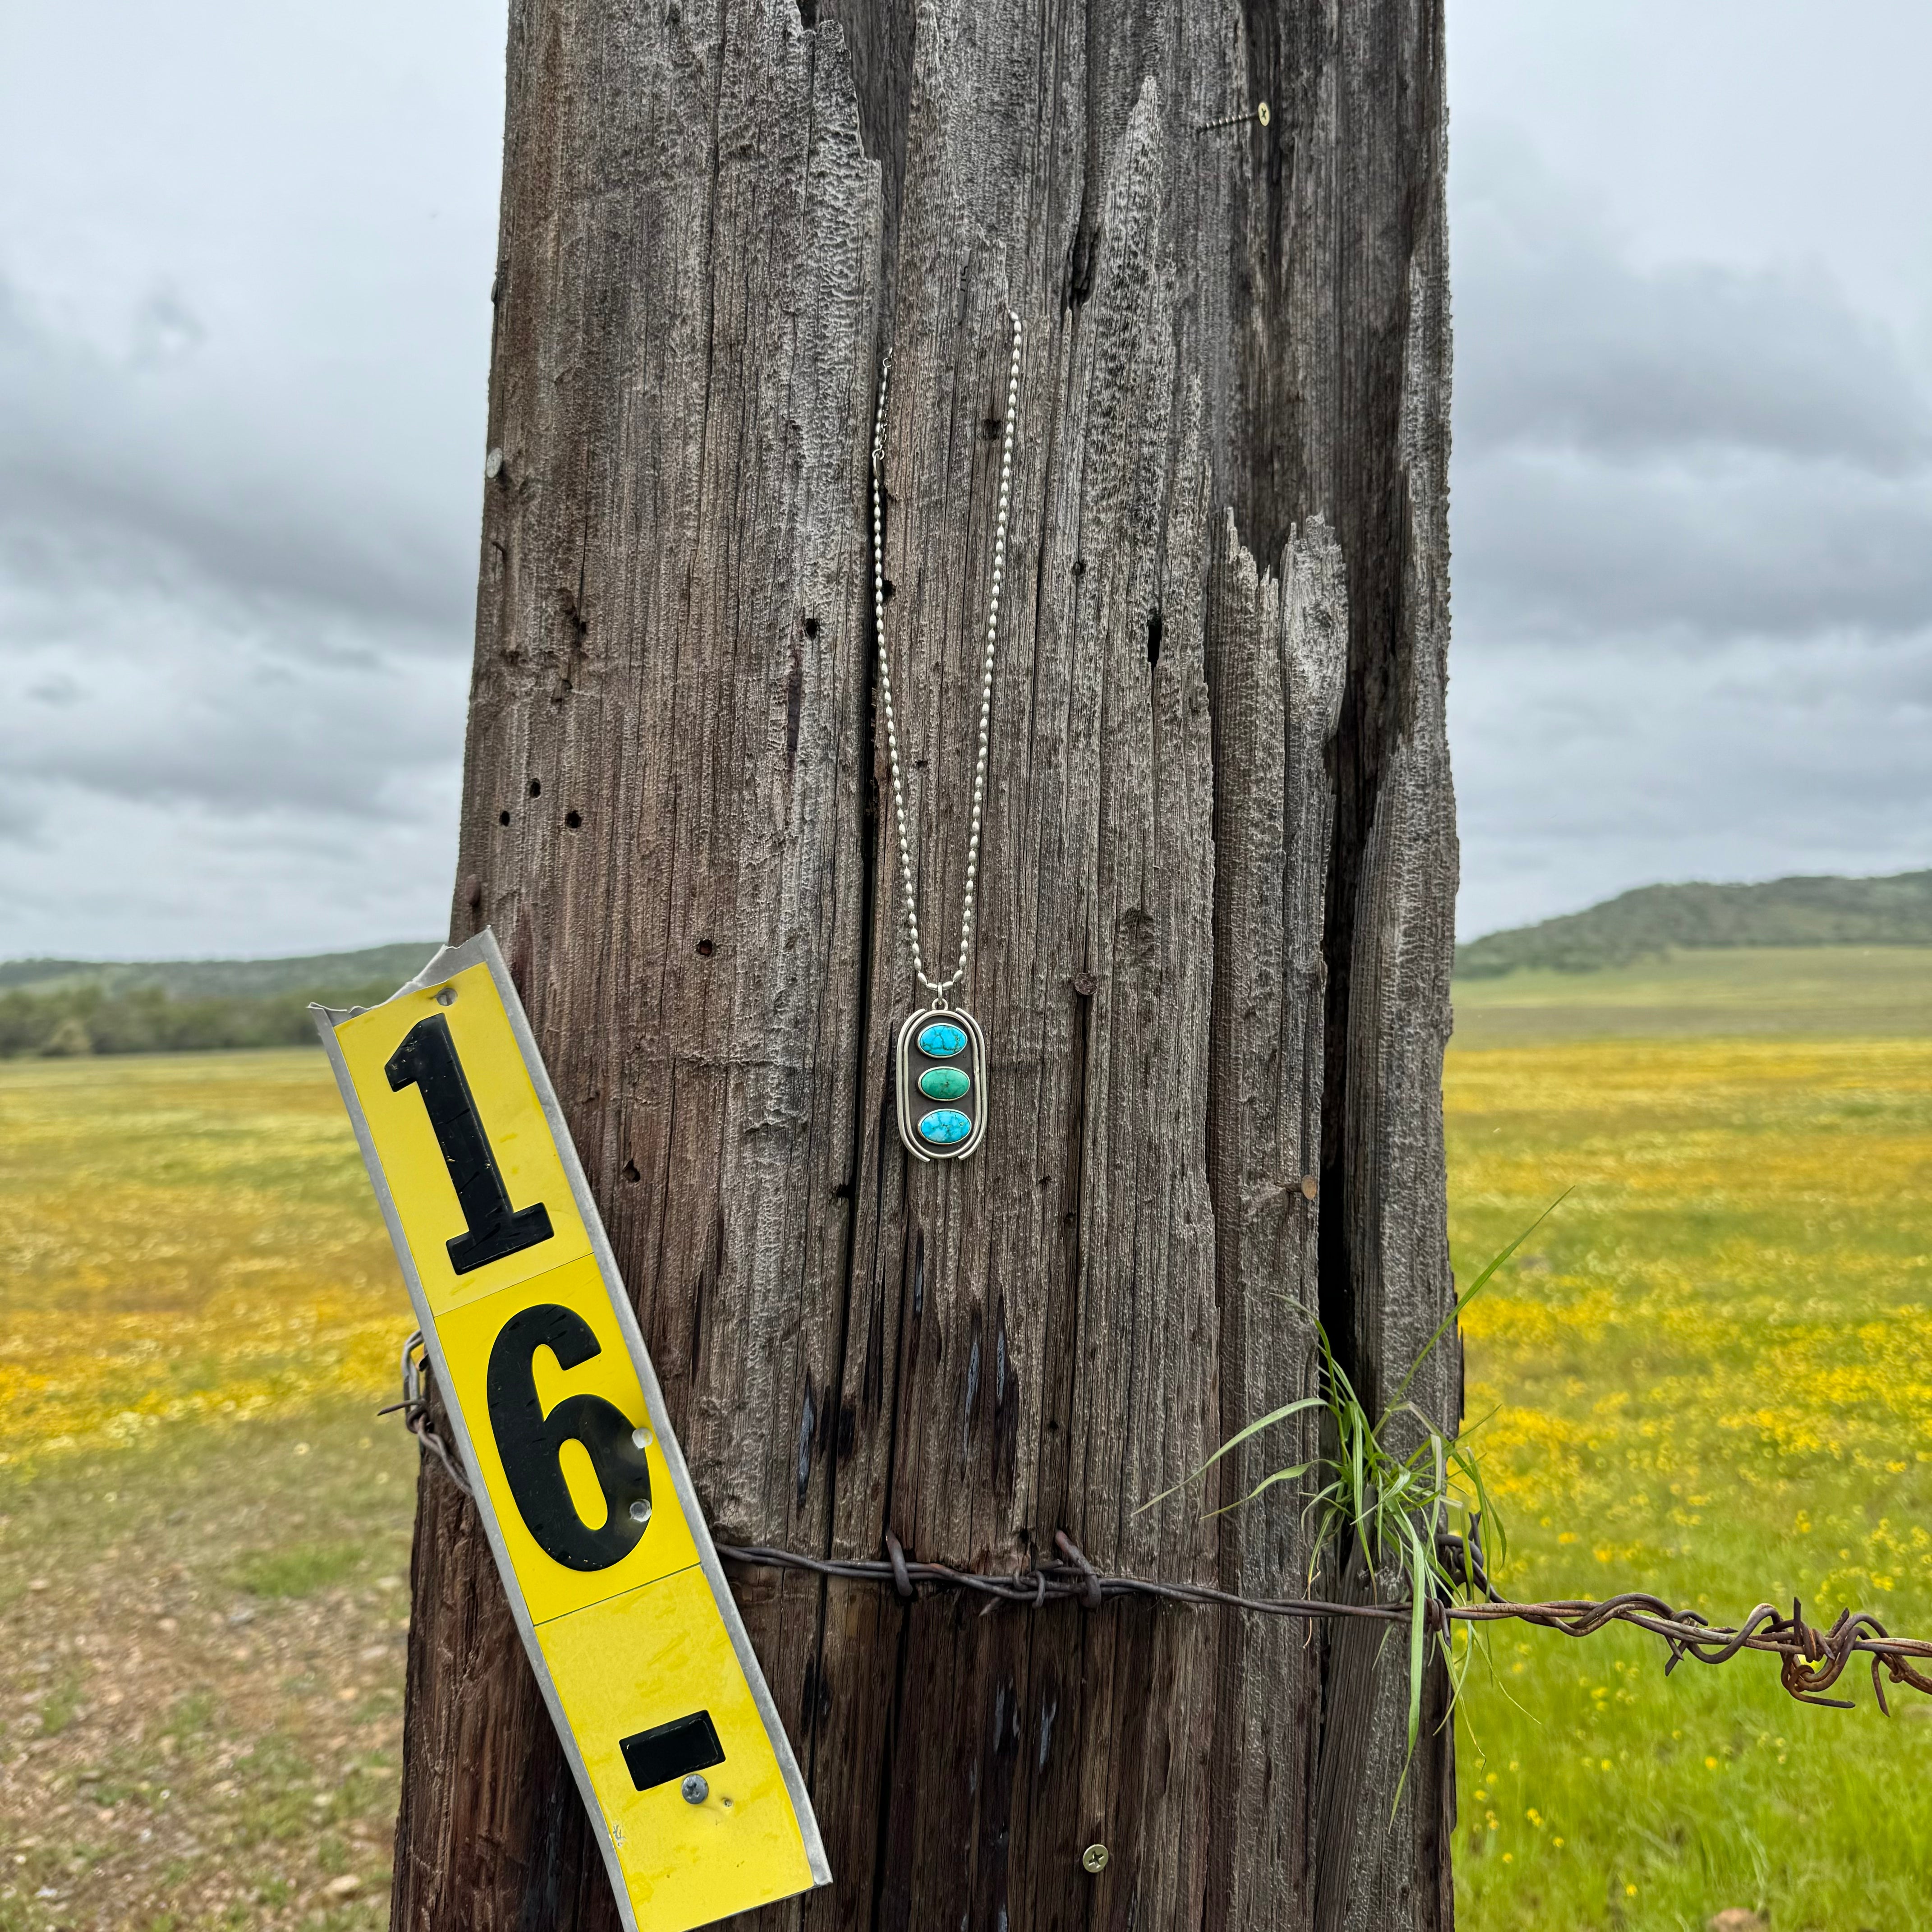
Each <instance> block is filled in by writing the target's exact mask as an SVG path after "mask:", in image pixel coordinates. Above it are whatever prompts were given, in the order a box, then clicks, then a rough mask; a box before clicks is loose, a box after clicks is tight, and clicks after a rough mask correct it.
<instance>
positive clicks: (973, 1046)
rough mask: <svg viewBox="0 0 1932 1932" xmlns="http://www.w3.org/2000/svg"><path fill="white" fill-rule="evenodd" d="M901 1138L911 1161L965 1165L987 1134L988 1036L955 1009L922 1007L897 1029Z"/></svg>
mask: <svg viewBox="0 0 1932 1932" xmlns="http://www.w3.org/2000/svg"><path fill="white" fill-rule="evenodd" d="M894 1057H895V1060H896V1061H897V1064H898V1115H899V1139H901V1140H902V1141H903V1142H904V1143H905V1148H906V1151H907V1153H908V1154H910V1155H911V1156H912V1157H913V1160H965V1157H967V1155H968V1154H971V1152H972V1151H973V1150H974V1148H977V1146H978V1145H980V1136H981V1135H982V1134H983V1133H985V1132H986V1035H985V1034H983V1033H982V1032H981V1031H980V1023H979V1022H978V1021H977V1020H976V1019H974V1017H973V1016H972V1015H971V1013H962V1012H961V1011H960V1010H959V1008H958V1007H922V1009H921V1010H919V1012H917V1013H914V1014H913V1016H912V1017H911V1019H909V1020H907V1022H906V1023H905V1025H904V1026H902V1027H901V1028H899V1037H898V1046H897V1048H896V1049H895V1054H894Z"/></svg>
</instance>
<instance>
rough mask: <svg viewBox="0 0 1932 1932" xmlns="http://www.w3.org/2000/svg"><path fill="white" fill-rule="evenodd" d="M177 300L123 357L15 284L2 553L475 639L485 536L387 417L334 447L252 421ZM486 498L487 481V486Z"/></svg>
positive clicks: (7, 343)
mask: <svg viewBox="0 0 1932 1932" xmlns="http://www.w3.org/2000/svg"><path fill="white" fill-rule="evenodd" d="M204 341H205V329H203V327H202V324H201V323H200V322H199V319H198V318H197V317H196V315H195V314H194V313H193V311H192V310H191V309H190V308H189V307H188V306H187V304H186V302H184V300H183V299H181V298H180V297H178V296H175V295H174V294H172V293H169V292H166V291H164V290H157V291H153V292H151V293H150V294H149V295H148V297H147V298H146V299H145V301H144V302H142V305H141V307H140V308H139V310H138V311H136V314H135V316H134V317H133V321H132V326H131V327H130V329H129V331H128V341H127V344H126V346H125V347H124V350H122V352H121V353H118V354H111V353H107V351H104V350H102V349H101V347H98V345H97V344H95V343H93V342H92V341H89V340H87V339H86V338H84V337H83V336H81V335H78V334H77V333H74V332H68V333H63V332H61V331H60V330H58V329H56V328H55V327H54V326H52V324H51V323H49V321H48V320H46V318H45V317H43V316H40V315H37V314H34V312H33V311H32V309H31V306H30V305H29V304H28V303H27V302H26V301H25V300H24V299H23V298H22V296H20V293H19V291H18V290H17V289H15V288H13V287H11V286H10V285H9V284H7V282H6V281H5V280H4V279H0V422H5V426H6V434H7V460H6V461H5V463H4V464H0V562H4V567H5V570H6V571H7V574H8V575H9V576H10V577H13V578H14V579H15V580H35V579H37V580H40V582H42V583H45V584H47V585H49V586H57V585H58V584H61V583H65V582H74V581H83V582H88V583H98V582H100V581H101V580H102V579H103V578H104V577H111V578H113V579H116V580H119V581H120V582H121V583H123V584H124V585H127V586H133V585H134V584H136V583H149V584H153V585H155V586H159V587H162V588H164V589H170V590H175V589H179V587H180V586H182V585H183V584H184V583H194V582H196V580H198V581H199V583H200V584H201V585H202V586H205V588H207V589H214V590H219V591H221V592H226V594H228V595H230V596H251V597H257V598H266V599H269V600H272V601H281V602H284V603H297V604H304V605H308V606H311V607H314V608H316V609H318V610H329V611H335V612H340V613H346V614H350V615H354V616H376V617H380V619H383V620H384V621H385V622H388V623H390V624H398V623H401V624H403V625H415V626H417V627H419V628H421V629H422V631H424V632H425V640H424V641H425V642H427V643H431V644H432V645H434V644H438V643H440V645H442V646H443V647H448V646H449V644H450V643H451V642H452V639H460V636H461V634H462V631H463V628H465V626H466V618H467V615H468V608H467V604H468V600H467V595H466V593H467V588H468V584H469V580H470V578H471V577H472V574H473V571H474V562H475V559H474V554H473V550H474V541H473V532H472V530H471V529H466V527H465V525H464V522H463V520H460V517H459V516H458V515H455V514H451V512H452V510H453V509H454V508H455V506H454V505H452V504H449V503H446V502H427V503H426V502H422V501H420V500H418V497H419V492H416V491H412V490H409V489H407V488H404V487H397V486H398V482H399V481H401V479H402V478H404V477H406V476H407V474H408V472H407V466H406V464H405V463H404V462H402V461H401V460H398V458H399V456H400V454H401V453H400V452H398V451H397V450H395V449H393V448H392V447H388V445H389V444H390V443H392V436H391V435H389V434H386V433H385V428H384V426H383V424H382V423H381V422H380V421H377V422H365V423H360V424H358V425H356V427H355V428H354V429H353V431H347V432H345V434H344V438H343V440H341V441H340V442H338V443H335V444H333V445H332V444H329V443H322V444H321V445H320V446H317V443H316V442H315V440H314V434H313V429H312V426H311V425H308V424H307V423H303V422H288V421H281V422H278V421H275V420H273V419H263V418H262V417H260V416H253V415H252V412H251V411H249V410H247V409H246V408H238V407H237V405H238V404H246V403H247V402H248V401H251V400H252V399H250V398H244V397H238V396H237V395H235V394H234V393H233V389H232V386H229V384H228V383H227V382H226V380H225V374H224V372H223V371H221V370H220V369H219V368H216V369H205V368H203V367H202V358H201V356H200V354H199V351H200V350H201V349H202V344H203V343H204ZM476 489H477V495H478V499H480V493H481V482H480V480H479V481H478V484H477V486H476ZM472 500H475V499H472Z"/></svg>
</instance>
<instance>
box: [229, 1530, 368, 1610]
mask: <svg viewBox="0 0 1932 1932" xmlns="http://www.w3.org/2000/svg"><path fill="white" fill-rule="evenodd" d="M369 1562H370V1553H369V1551H368V1550H367V1549H366V1548H365V1547H364V1546H363V1545H362V1544H360V1543H298V1544H293V1545H290V1546H289V1547H286V1548H284V1549H280V1550H262V1551H260V1552H258V1553H257V1554H256V1555H254V1556H251V1557H250V1558H248V1559H247V1561H246V1562H242V1563H240V1564H238V1565H236V1570H235V1580H236V1583H238V1584H239V1586H241V1587H242V1589H245V1590H246V1591H248V1592H250V1594H251V1595H254V1596H257V1597H309V1596H313V1595H314V1594H315V1592H317V1591H318V1590H326V1589H328V1587H329V1586H330V1585H331V1584H332V1583H341V1582H343V1581H344V1580H346V1579H347V1578H348V1577H353V1576H355V1575H356V1574H358V1573H359V1571H362V1570H365V1569H366V1568H368V1565H369Z"/></svg>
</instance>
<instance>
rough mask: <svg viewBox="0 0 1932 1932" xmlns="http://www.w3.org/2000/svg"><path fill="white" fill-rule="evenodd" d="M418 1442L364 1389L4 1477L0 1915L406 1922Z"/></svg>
mask: <svg viewBox="0 0 1932 1932" xmlns="http://www.w3.org/2000/svg"><path fill="white" fill-rule="evenodd" d="M415 1465H416V1448H415V1445H413V1443H412V1442H410V1440H409V1439H408V1438H407V1436H405V1435H404V1433H403V1432H402V1431H401V1430H400V1429H399V1428H398V1427H397V1426H396V1424H395V1421H394V1419H393V1418H390V1419H386V1420H384V1421H380V1422H379V1421H377V1420H376V1419H375V1418H374V1416H373V1415H372V1414H371V1413H370V1412H369V1409H368V1408H367V1407H365V1406H363V1405H362V1404H360V1403H346V1402H345V1403H339V1404H337V1405H335V1406H332V1410H331V1412H328V1413H311V1414H309V1415H305V1416H300V1417H298V1418H293V1419H291V1420H282V1421H266V1420H257V1421H248V1422H243V1423H237V1424H228V1425H225V1426H224V1425H214V1424H208V1423H206V1422H200V1421H184V1422H181V1423H178V1424H163V1425H161V1426H160V1427H158V1428H155V1429H151V1430H148V1431H147V1432H146V1433H145V1436H144V1438H143V1439H142V1441H141V1442H139V1445H138V1446H136V1447H132V1448H127V1449H124V1450H116V1451H109V1452H104V1453H101V1452H96V1453H92V1454H73V1455H70V1456H68V1457H65V1458H62V1457H55V1458H51V1459H46V1460H43V1461H42V1462H41V1463H40V1464H39V1465H38V1466H37V1467H35V1468H33V1469H28V1470H26V1471H21V1470H17V1469H14V1470H7V1471H6V1472H0V1932H28V1928H31V1932H51V1928H52V1927H74V1928H80V1927H102V1928H107V1927H112V1928H114V1932H124V1928H125V1932H187V1928H190V1927H195V1928H199V1927H242V1926H263V1927H285V1926H286V1927H293V1926H303V1927H329V1928H336V1932H351V1928H361V1927H374V1926H377V1925H379V1924H386V1923H387V1921H388V1892H389V1858H390V1846H391V1840H392V1831H393V1820H394V1817H395V1793H396V1781H397V1766H398V1762H399V1751H398V1747H399V1745H400V1742H401V1709H402V1683H403V1658H404V1640H405V1637H406V1634H407V1628H408V1599H409V1592H408V1589H407V1564H408V1550H409V1523H410V1511H411V1509H412V1507H413V1497H414V1487H413V1485H414V1480H415Z"/></svg>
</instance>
